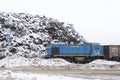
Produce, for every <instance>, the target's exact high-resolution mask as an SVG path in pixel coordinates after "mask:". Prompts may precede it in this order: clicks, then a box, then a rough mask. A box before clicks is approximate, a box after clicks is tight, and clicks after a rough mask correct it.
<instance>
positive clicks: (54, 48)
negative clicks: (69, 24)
mask: <svg viewBox="0 0 120 80" xmlns="http://www.w3.org/2000/svg"><path fill="white" fill-rule="evenodd" d="M52 54H53V55H58V54H60V49H59V48H58V47H52Z"/></svg>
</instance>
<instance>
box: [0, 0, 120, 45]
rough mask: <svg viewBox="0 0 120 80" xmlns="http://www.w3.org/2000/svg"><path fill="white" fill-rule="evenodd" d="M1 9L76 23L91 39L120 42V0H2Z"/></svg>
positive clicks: (94, 40)
mask: <svg viewBox="0 0 120 80" xmlns="http://www.w3.org/2000/svg"><path fill="white" fill-rule="evenodd" d="M0 11H4V12H17V13H20V12H23V13H30V14H38V15H45V16H46V17H52V18H54V19H58V20H59V21H61V22H66V23H71V24H74V28H75V30H76V31H77V32H79V33H80V35H82V36H83V37H84V38H85V39H86V40H87V41H89V42H99V43H101V44H120V29H119V28H120V0H0Z"/></svg>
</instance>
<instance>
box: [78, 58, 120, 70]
mask: <svg viewBox="0 0 120 80" xmlns="http://www.w3.org/2000/svg"><path fill="white" fill-rule="evenodd" d="M80 69H93V70H96V69H99V70H113V69H118V70H119V69H120V62H117V61H107V60H100V59H98V60H94V61H92V62H90V63H88V64H84V65H82V66H80Z"/></svg>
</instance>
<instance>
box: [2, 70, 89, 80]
mask: <svg viewBox="0 0 120 80" xmlns="http://www.w3.org/2000/svg"><path fill="white" fill-rule="evenodd" d="M0 80H88V79H84V78H75V77H66V76H62V75H52V74H37V73H23V72H19V73H18V72H17V73H15V72H12V71H2V72H0Z"/></svg>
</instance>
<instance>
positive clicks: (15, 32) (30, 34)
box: [0, 12, 84, 57]
mask: <svg viewBox="0 0 120 80" xmlns="http://www.w3.org/2000/svg"><path fill="white" fill-rule="evenodd" d="M6 35H8V36H9V37H8V38H7V42H6ZM69 39H72V40H75V41H77V42H79V43H83V42H84V38H83V37H82V36H80V35H79V33H78V32H76V31H75V30H74V27H73V25H71V24H66V23H64V22H59V21H58V20H57V19H52V18H47V17H45V16H40V15H31V14H26V13H6V12H0V56H11V55H14V54H19V55H21V56H24V57H41V55H42V56H44V55H45V54H46V45H47V44H48V43H51V42H53V43H55V42H57V43H65V41H67V40H69ZM8 45H9V46H8Z"/></svg>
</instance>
